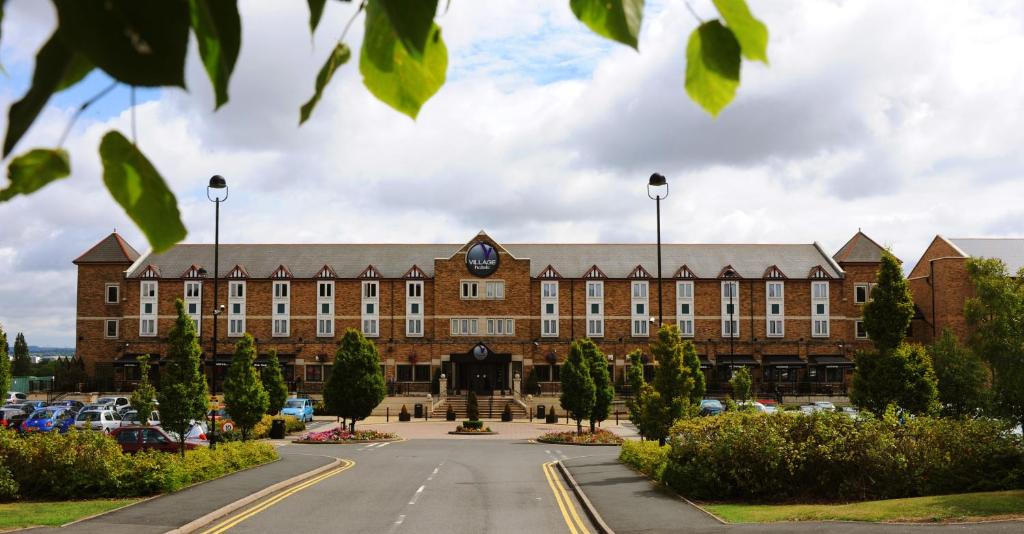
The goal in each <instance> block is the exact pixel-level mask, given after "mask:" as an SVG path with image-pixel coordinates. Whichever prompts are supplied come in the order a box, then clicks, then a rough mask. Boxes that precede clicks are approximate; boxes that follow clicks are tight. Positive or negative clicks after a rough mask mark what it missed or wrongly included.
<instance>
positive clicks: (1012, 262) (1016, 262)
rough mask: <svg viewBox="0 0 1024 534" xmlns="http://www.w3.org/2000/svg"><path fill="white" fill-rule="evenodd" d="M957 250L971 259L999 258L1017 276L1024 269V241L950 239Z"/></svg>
mask: <svg viewBox="0 0 1024 534" xmlns="http://www.w3.org/2000/svg"><path fill="white" fill-rule="evenodd" d="M946 240H947V241H949V242H950V243H952V244H953V246H955V247H956V248H958V249H960V251H961V252H962V253H963V254H964V256H968V257H971V258H998V259H1000V260H1003V263H1005V264H1006V268H1007V270H1009V271H1010V273H1011V274H1015V273H1016V272H1017V271H1019V270H1020V269H1021V268H1022V267H1024V239H1015V238H978V237H974V238H948V239H946Z"/></svg>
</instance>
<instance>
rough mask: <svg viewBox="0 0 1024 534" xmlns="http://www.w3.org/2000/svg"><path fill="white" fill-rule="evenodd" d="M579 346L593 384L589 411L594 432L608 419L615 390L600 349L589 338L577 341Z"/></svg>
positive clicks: (606, 361)
mask: <svg viewBox="0 0 1024 534" xmlns="http://www.w3.org/2000/svg"><path fill="white" fill-rule="evenodd" d="M579 344H580V349H581V350H582V351H583V356H584V358H585V359H586V361H587V363H588V367H589V368H590V378H591V380H593V382H594V407H593V408H592V409H591V410H590V431H591V432H594V431H595V430H596V429H597V423H599V422H601V421H604V420H605V419H608V413H609V412H610V411H611V407H612V400H614V399H615V388H614V387H613V386H612V377H611V375H610V374H609V373H608V359H607V357H605V355H604V353H603V352H601V349H600V348H598V346H597V345H596V344H595V343H594V342H593V341H591V340H590V338H583V339H581V340H579Z"/></svg>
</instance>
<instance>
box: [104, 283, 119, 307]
mask: <svg viewBox="0 0 1024 534" xmlns="http://www.w3.org/2000/svg"><path fill="white" fill-rule="evenodd" d="M104 290H105V291H104V294H105V295H106V297H105V299H104V300H105V302H106V303H107V304H119V303H120V302H121V296H120V294H121V286H120V285H118V284H107V285H106V286H105V287H104Z"/></svg>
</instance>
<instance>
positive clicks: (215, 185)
mask: <svg viewBox="0 0 1024 534" xmlns="http://www.w3.org/2000/svg"><path fill="white" fill-rule="evenodd" d="M661 180H662V182H664V181H665V179H664V178H662V179H661ZM651 183H654V177H653V176H652V177H651ZM227 186H228V182H227V180H225V179H224V177H223V176H221V175H219V174H214V175H213V176H211V177H210V185H209V187H210V188H211V189H224V188H225V187H227Z"/></svg>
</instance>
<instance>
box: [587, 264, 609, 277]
mask: <svg viewBox="0 0 1024 534" xmlns="http://www.w3.org/2000/svg"><path fill="white" fill-rule="evenodd" d="M583 278H608V277H607V276H605V274H604V271H602V270H601V268H600V267H598V266H597V265H591V266H590V268H589V269H587V272H585V273H583Z"/></svg>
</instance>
